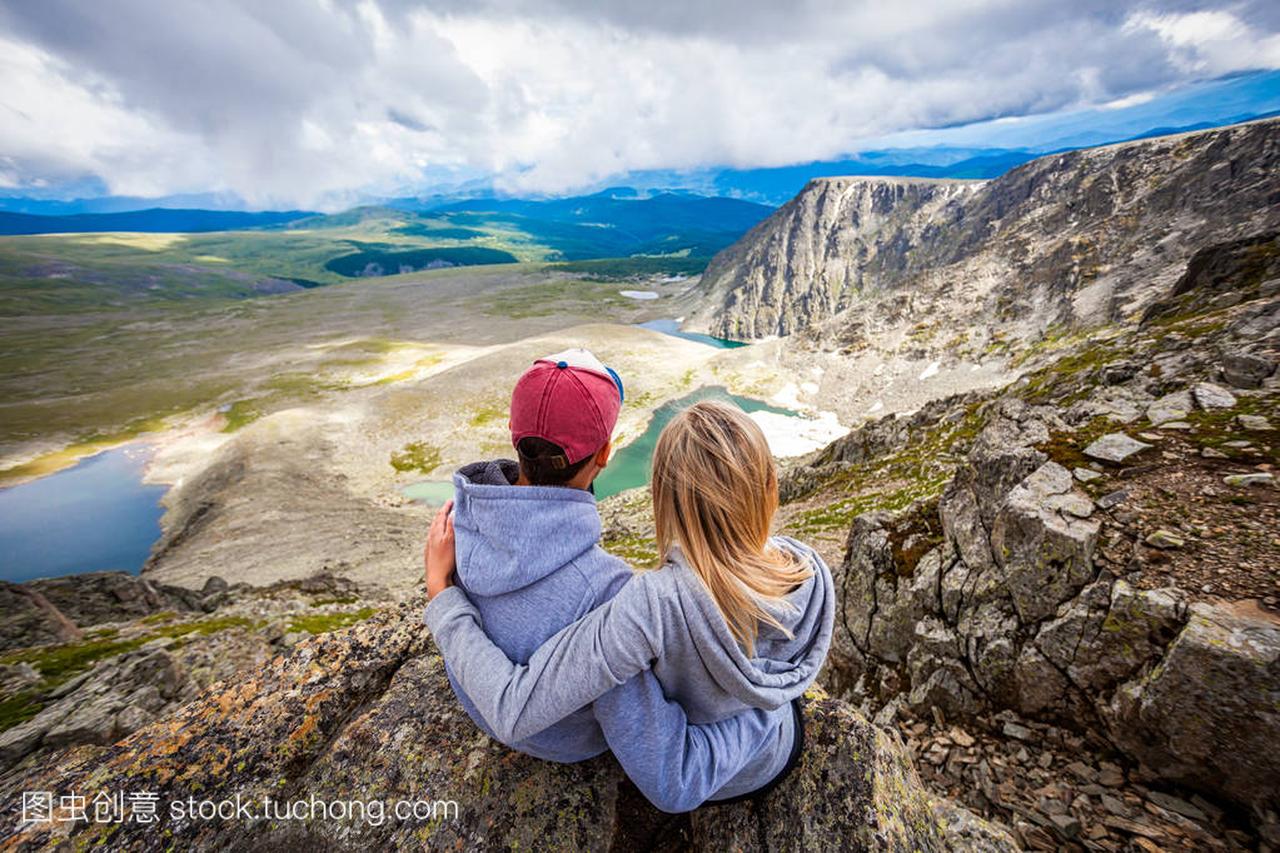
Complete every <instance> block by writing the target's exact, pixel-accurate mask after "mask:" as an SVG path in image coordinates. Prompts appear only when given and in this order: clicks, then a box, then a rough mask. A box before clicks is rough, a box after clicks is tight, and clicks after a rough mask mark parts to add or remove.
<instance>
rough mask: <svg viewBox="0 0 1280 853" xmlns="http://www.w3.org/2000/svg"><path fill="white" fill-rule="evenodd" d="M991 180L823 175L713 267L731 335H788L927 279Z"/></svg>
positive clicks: (720, 326) (719, 317) (715, 323)
mask: <svg viewBox="0 0 1280 853" xmlns="http://www.w3.org/2000/svg"><path fill="white" fill-rule="evenodd" d="M982 185H983V184H982V182H977V181H974V182H967V181H929V180H912V179H902V178H818V179H816V180H813V181H810V182H809V184H808V186H806V187H805V189H804V191H803V192H801V193H800V195H798V196H796V197H795V198H794V199H792V200H791V201H789V202H787V204H786V205H784V206H783V207H782V208H781V209H779V210H778V211H777V213H775V214H773V215H772V216H771V217H769V218H768V219H767V220H765V221H764V222H762V223H761V224H760V225H757V226H756V227H755V228H753V229H752V230H751V231H750V232H748V233H747V235H746V236H745V237H743V238H742V239H741V240H739V241H738V242H737V243H736V244H734V245H733V246H731V247H730V248H728V249H726V250H725V251H723V252H721V253H720V254H719V255H717V256H716V257H715V258H714V260H712V262H711V265H710V266H708V267H707V271H706V274H705V275H704V277H703V281H704V286H706V287H707V288H708V290H709V291H710V292H711V300H710V301H711V303H712V304H713V305H715V306H717V313H716V316H715V318H714V319H713V320H712V321H711V326H712V329H713V332H714V333H715V334H717V335H721V336H724V337H737V338H754V337H763V336H766V335H773V334H778V335H787V334H791V333H793V332H795V331H797V330H799V329H802V328H804V327H805V326H807V325H809V324H810V323H812V322H814V321H815V320H818V319H822V318H826V317H830V316H833V315H835V314H837V313H838V312H840V311H843V310H844V309H845V308H848V307H849V305H850V304H851V303H852V301H853V300H854V299H855V298H856V297H857V294H858V293H860V292H862V291H864V290H875V289H877V288H879V287H883V286H888V285H892V284H893V283H895V282H897V281H899V280H901V279H902V278H903V277H904V276H907V275H910V274H912V273H915V272H918V271H919V270H920V264H919V262H918V259H917V256H916V253H917V252H918V251H919V250H920V249H921V247H922V246H926V245H928V244H929V242H930V241H932V240H934V239H936V233H937V232H938V231H939V230H940V229H943V228H947V227H949V226H951V225H953V224H954V223H955V222H956V221H957V220H958V218H959V217H961V216H962V215H963V214H962V210H963V203H964V201H965V199H967V198H969V197H971V196H972V195H973V194H974V193H975V192H977V191H978V190H979V189H980V188H981V187H982Z"/></svg>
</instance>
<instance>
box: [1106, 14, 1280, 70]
mask: <svg viewBox="0 0 1280 853" xmlns="http://www.w3.org/2000/svg"><path fill="white" fill-rule="evenodd" d="M1125 29H1126V30H1128V31H1131V32H1135V31H1142V30H1148V31H1151V32H1154V33H1156V34H1158V35H1159V36H1160V38H1161V39H1162V40H1163V41H1164V43H1165V44H1166V45H1168V46H1169V48H1170V58H1171V59H1172V61H1173V62H1175V63H1176V64H1177V65H1178V67H1179V68H1181V69H1182V70H1184V71H1186V72H1190V73H1194V74H1203V75H1219V74H1227V73H1230V72H1232V71H1238V70H1240V69H1242V68H1275V67H1277V66H1280V34H1276V33H1260V32H1257V31H1255V30H1254V29H1253V28H1252V27H1250V26H1249V25H1247V24H1246V23H1245V22H1244V21H1242V20H1240V18H1238V17H1236V15H1235V14H1233V13H1232V12H1230V11H1227V10H1214V11H1197V12H1183V13H1177V12H1173V13H1167V14H1161V13H1156V12H1151V11H1142V12H1137V13H1135V14H1134V15H1132V16H1130V17H1129V19H1128V20H1127V21H1126V22H1125Z"/></svg>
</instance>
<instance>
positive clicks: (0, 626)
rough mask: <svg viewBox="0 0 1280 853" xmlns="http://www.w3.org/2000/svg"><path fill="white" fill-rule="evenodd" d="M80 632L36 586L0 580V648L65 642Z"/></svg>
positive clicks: (71, 639) (79, 634) (77, 637)
mask: <svg viewBox="0 0 1280 853" xmlns="http://www.w3.org/2000/svg"><path fill="white" fill-rule="evenodd" d="M82 636H83V634H82V633H81V631H80V629H79V628H78V627H76V624H75V623H74V622H72V621H71V620H70V619H68V618H67V617H66V615H65V614H64V613H63V612H62V611H61V610H59V609H58V608H57V607H55V606H54V605H53V604H52V602H50V601H49V599H47V598H45V597H44V596H43V595H42V594H41V593H40V592H39V591H38V590H35V589H32V588H31V587H30V586H28V585H26V584H15V583H9V582H7V581H0V650H4V649H12V648H17V647H19V646H40V645H45V644H48V643H69V642H72V641H74V640H79V639H80V638H81V637H82Z"/></svg>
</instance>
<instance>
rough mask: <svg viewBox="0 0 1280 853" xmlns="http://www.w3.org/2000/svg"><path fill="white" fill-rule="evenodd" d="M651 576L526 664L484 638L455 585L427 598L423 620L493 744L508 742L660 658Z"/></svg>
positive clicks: (546, 645)
mask: <svg viewBox="0 0 1280 853" xmlns="http://www.w3.org/2000/svg"><path fill="white" fill-rule="evenodd" d="M655 574H657V573H644V574H639V575H637V576H636V577H635V578H633V579H632V580H630V581H629V582H628V583H627V584H626V585H625V586H624V587H623V588H622V590H621V591H619V593H618V594H617V595H616V596H614V597H613V598H612V599H611V600H609V601H607V602H605V603H604V604H602V605H601V606H600V607H597V608H596V609H595V610H593V611H591V612H590V613H588V614H587V615H586V616H584V617H582V618H581V619H579V620H578V621H577V622H573V623H571V624H570V625H568V626H566V627H565V628H563V629H562V630H561V631H560V632H559V633H557V634H555V635H554V636H552V637H551V638H550V639H548V640H547V641H546V642H545V643H543V644H542V645H541V646H540V647H539V648H538V649H537V651H535V652H534V653H533V655H532V656H531V657H530V658H529V662H528V663H527V664H523V665H521V664H516V663H513V662H512V661H511V660H510V659H509V658H508V657H507V656H506V654H505V653H504V652H503V651H502V650H501V649H500V648H498V647H497V646H496V645H495V644H494V643H493V641H492V640H490V639H489V637H488V636H487V635H486V634H485V632H484V627H483V625H481V622H480V614H479V612H478V611H477V610H476V609H475V607H474V606H473V605H472V604H471V602H470V601H469V600H468V599H467V597H466V594H465V593H464V592H463V591H462V590H461V589H459V588H458V587H456V586H453V587H448V588H446V589H444V590H443V591H441V592H440V593H439V594H438V595H436V596H435V597H434V598H432V599H431V601H430V603H429V604H428V605H427V610H426V613H425V614H424V620H425V622H426V624H427V627H428V628H429V629H430V630H431V634H432V636H433V637H434V638H435V641H436V645H437V646H439V648H440V652H441V654H442V655H444V659H445V661H446V662H447V663H448V664H449V668H450V670H452V672H453V674H454V678H456V679H457V681H458V684H459V685H460V686H461V687H462V690H463V692H465V693H466V694H467V697H468V698H470V699H471V701H472V702H473V703H474V704H475V706H476V708H477V709H478V710H479V712H480V715H481V716H482V717H484V719H485V721H486V722H488V724H489V726H490V727H491V728H492V729H493V731H494V732H495V734H496V735H497V736H498V739H499V740H501V741H502V742H503V743H506V744H512V743H516V742H518V741H521V740H524V739H525V738H528V737H530V736H532V735H535V734H537V733H538V732H540V731H542V730H543V729H545V728H547V727H548V726H550V725H553V724H555V723H557V722H559V721H560V720H562V719H564V718H565V717H566V716H568V715H569V714H571V713H573V712H574V711H576V710H578V709H579V708H582V707H585V706H586V705H589V704H590V703H592V702H594V701H595V700H596V699H597V698H598V697H600V696H601V695H603V694H604V693H606V692H607V691H609V690H611V689H613V688H614V687H617V686H618V685H619V684H622V683H623V682H624V681H626V680H627V679H628V678H630V677H631V676H633V675H635V674H636V673H638V672H642V671H644V670H646V669H648V668H649V667H650V666H651V665H652V663H653V661H654V660H655V659H656V658H658V657H659V656H660V655H661V654H662V644H663V632H662V619H661V612H660V611H661V607H662V602H661V600H660V594H659V586H660V579H657V578H654V577H652V576H653V575H655Z"/></svg>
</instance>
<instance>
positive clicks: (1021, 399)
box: [783, 234, 1280, 850]
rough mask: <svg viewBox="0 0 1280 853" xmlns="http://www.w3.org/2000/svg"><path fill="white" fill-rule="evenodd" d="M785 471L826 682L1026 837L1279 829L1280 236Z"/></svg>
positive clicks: (1068, 840) (1254, 834) (1101, 840)
mask: <svg viewBox="0 0 1280 853" xmlns="http://www.w3.org/2000/svg"><path fill="white" fill-rule="evenodd" d="M1042 346H1043V347H1044V348H1045V349H1050V348H1051V349H1053V350H1054V352H1053V355H1052V356H1047V355H1045V354H1044V353H1043V352H1041V353H1040V354H1039V355H1037V356H1034V357H1036V358H1041V359H1043V360H1044V361H1045V362H1046V363H1045V365H1044V366H1043V367H1041V368H1039V369H1038V370H1034V371H1031V372H1029V373H1028V374H1027V375H1025V376H1024V377H1023V378H1022V379H1021V380H1019V381H1018V382H1016V383H1014V384H1013V385H1012V386H1010V387H1009V388H1007V389H1005V390H1003V391H1001V392H999V393H994V394H982V393H971V394H968V395H962V396H960V397H956V398H951V399H947V400H941V401H938V402H936V403H934V404H932V405H930V406H927V407H925V408H924V409H922V410H920V411H918V412H916V413H915V414H913V415H911V416H909V417H891V418H886V419H883V420H881V421H878V422H875V423H872V424H869V425H867V426H865V427H863V428H862V429H860V430H857V431H855V432H854V433H851V434H850V435H849V436H848V437H846V438H845V439H842V440H840V441H837V442H836V443H834V444H833V445H831V446H830V447H828V448H827V449H826V450H825V451H823V452H822V453H820V454H817V455H815V457H813V458H811V459H810V460H808V461H807V462H806V464H803V465H801V466H798V467H796V468H794V469H792V470H791V471H790V472H788V474H787V476H786V478H785V481H784V484H783V492H784V498H785V499H786V501H787V505H786V507H785V508H784V512H785V514H786V516H787V519H788V521H787V527H788V529H789V531H790V532H793V533H795V534H796V535H800V536H808V537H809V538H811V539H815V540H817V541H819V542H824V541H825V543H826V544H825V550H826V553H827V554H828V556H829V558H830V559H832V560H833V564H838V565H840V566H841V570H840V575H839V582H840V584H841V586H842V591H843V598H842V618H841V620H840V624H839V630H838V641H837V644H836V647H835V650H834V652H833V654H832V657H831V658H830V659H829V664H828V674H827V677H826V679H825V682H824V683H825V684H826V686H827V688H828V689H829V690H831V692H832V693H833V694H834V695H839V696H845V697H847V698H849V699H850V700H852V701H854V702H855V703H857V704H859V706H860V707H861V708H862V710H863V711H864V713H866V714H868V715H869V716H873V717H874V718H875V719H876V720H877V721H878V722H881V723H884V724H892V725H896V726H898V727H899V728H900V730H901V731H902V732H903V733H904V735H906V736H907V738H908V741H909V743H910V744H911V747H912V750H913V753H914V755H915V757H916V760H917V764H918V766H919V768H920V770H921V775H922V777H923V778H924V779H925V780H926V782H927V783H928V784H930V785H931V786H934V787H935V788H936V789H937V790H939V791H941V792H948V791H949V792H951V793H952V794H954V795H955V796H957V797H960V798H962V799H963V800H964V802H965V803H966V804H968V805H969V806H970V807H972V808H974V809H975V810H977V811H978V812H979V813H985V814H987V815H988V816H991V817H995V818H997V819H999V820H1002V821H1004V822H1006V823H1008V824H1009V825H1011V826H1012V827H1013V828H1014V829H1015V832H1016V834H1017V836H1018V837H1019V839H1020V841H1021V842H1022V843H1023V844H1025V845H1027V846H1029V847H1032V848H1034V849H1058V848H1060V847H1062V846H1064V845H1065V846H1071V845H1076V846H1083V847H1085V848H1087V849H1100V850H1107V849H1110V850H1117V849H1126V846H1125V845H1137V846H1138V847H1143V848H1146V849H1154V847H1158V848H1160V849H1196V850H1203V849H1251V848H1253V846H1254V845H1259V844H1260V845H1261V846H1262V847H1264V848H1267V849H1271V848H1274V847H1276V846H1278V845H1280V819H1278V818H1277V814H1278V812H1277V810H1278V809H1280V801H1277V799H1276V791H1278V790H1280V764H1277V763H1276V762H1275V759H1274V750H1273V749H1271V748H1270V747H1269V746H1268V744H1274V743H1276V742H1277V740H1278V739H1280V716H1277V714H1276V707H1277V704H1276V703H1277V700H1278V699H1280V536H1278V535H1277V531H1280V490H1278V489H1277V481H1276V475H1275V466H1276V464H1277V463H1278V462H1280V432H1277V427H1280V376H1277V375H1276V364H1277V362H1278V361H1280V241H1278V240H1277V236H1276V235H1275V234H1268V235H1263V236H1259V237H1250V238H1245V239H1242V240H1239V241H1233V242H1230V243H1227V244H1222V245H1218V246H1212V247H1206V248H1205V249H1204V250H1202V251H1201V252H1199V253H1197V254H1196V255H1195V256H1194V258H1193V259H1192V262H1191V263H1190V264H1189V265H1188V267H1187V268H1186V270H1185V271H1184V275H1183V276H1182V277H1180V278H1179V279H1178V280H1177V281H1176V282H1175V283H1174V284H1173V286H1171V287H1170V289H1169V291H1168V293H1167V294H1166V297H1165V299H1163V300H1162V301H1161V302H1160V303H1159V304H1158V305H1157V307H1156V308H1155V309H1154V310H1152V311H1150V312H1148V318H1147V320H1146V321H1145V322H1143V323H1141V324H1135V325H1132V326H1112V327H1109V328H1107V329H1105V330H1101V331H1096V332H1093V333H1081V334H1080V335H1078V336H1077V337H1076V338H1075V339H1074V340H1073V341H1072V342H1070V343H1067V344H1063V343H1062V342H1055V343H1051V344H1045V345H1042Z"/></svg>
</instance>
